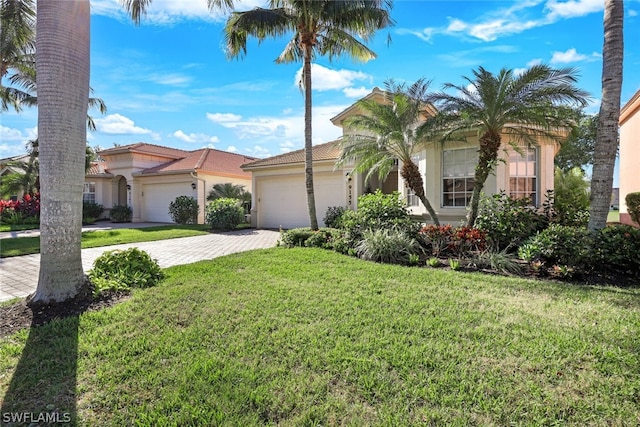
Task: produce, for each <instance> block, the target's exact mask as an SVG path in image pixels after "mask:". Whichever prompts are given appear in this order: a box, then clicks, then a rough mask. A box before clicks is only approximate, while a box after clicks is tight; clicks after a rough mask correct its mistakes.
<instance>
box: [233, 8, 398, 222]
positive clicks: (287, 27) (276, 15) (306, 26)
mask: <svg viewBox="0 0 640 427" xmlns="http://www.w3.org/2000/svg"><path fill="white" fill-rule="evenodd" d="M269 7H270V8H269V9H263V8H255V9H253V10H249V11H246V12H234V13H233V14H232V15H231V17H230V18H229V20H228V21H227V23H226V26H225V34H226V43H227V53H228V56H229V57H232V58H233V57H240V56H243V55H245V54H246V50H247V39H248V37H249V36H252V37H255V38H257V39H258V41H263V40H264V39H266V38H268V37H279V36H283V35H286V34H288V33H293V37H292V38H291V39H290V41H289V42H288V43H287V45H286V46H285V48H284V50H283V51H282V53H281V54H280V56H279V57H278V58H277V59H276V63H290V62H294V61H302V63H303V65H302V81H301V87H302V89H304V104H305V106H304V148H305V185H306V190H307V207H308V211H309V222H310V225H311V228H312V229H313V230H317V229H318V219H317V216H316V205H315V195H314V190H313V152H312V150H313V147H312V138H311V136H312V129H311V107H312V98H311V93H312V92H311V61H312V60H313V59H314V58H315V57H316V56H317V55H327V56H328V57H329V60H331V59H332V58H333V57H335V56H340V55H343V54H346V55H348V56H350V57H352V58H353V59H356V60H361V61H368V60H370V59H373V58H375V56H376V55H375V53H374V52H373V51H371V50H370V49H369V48H367V47H366V46H365V45H364V44H363V43H362V42H360V41H359V40H358V39H357V37H360V38H361V39H362V40H363V41H364V42H367V41H368V40H369V39H370V38H371V37H372V36H373V34H374V33H375V32H376V31H377V30H379V29H382V28H385V27H387V26H390V25H392V23H393V21H392V20H391V18H390V16H389V10H390V9H391V1H390V0H358V1H355V0H343V1H334V0H270V2H269Z"/></svg>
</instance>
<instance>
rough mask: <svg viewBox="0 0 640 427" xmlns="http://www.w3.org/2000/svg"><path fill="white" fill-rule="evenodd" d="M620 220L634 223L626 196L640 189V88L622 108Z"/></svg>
mask: <svg viewBox="0 0 640 427" xmlns="http://www.w3.org/2000/svg"><path fill="white" fill-rule="evenodd" d="M619 124H620V195H619V200H620V222H621V223H623V224H633V221H631V217H630V216H629V212H628V210H627V202H626V200H625V198H626V197H627V194H629V193H635V192H638V191H640V175H638V170H640V155H638V151H639V150H638V148H639V143H640V90H639V91H637V92H636V93H635V95H633V96H632V97H631V99H630V100H629V102H627V103H626V104H625V105H624V106H623V107H622V109H621V110H620V121H619Z"/></svg>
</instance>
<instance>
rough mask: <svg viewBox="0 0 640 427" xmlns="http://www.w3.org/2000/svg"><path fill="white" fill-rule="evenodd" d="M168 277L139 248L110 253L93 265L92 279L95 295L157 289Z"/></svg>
mask: <svg viewBox="0 0 640 427" xmlns="http://www.w3.org/2000/svg"><path fill="white" fill-rule="evenodd" d="M163 278H164V272H163V271H162V270H161V269H160V266H159V265H158V262H157V261H156V260H154V259H152V258H151V256H149V254H148V253H147V252H145V251H143V250H140V249H138V248H129V249H126V250H119V249H116V250H113V251H106V252H104V253H103V254H102V255H100V256H99V257H98V258H96V260H95V261H94V262H93V268H92V269H91V270H89V279H91V282H92V283H93V284H94V286H95V290H94V294H95V295H99V294H101V293H102V292H104V291H106V290H129V289H130V288H147V287H150V286H155V285H156V284H158V282H160V281H161V280H162V279H163Z"/></svg>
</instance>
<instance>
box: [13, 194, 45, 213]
mask: <svg viewBox="0 0 640 427" xmlns="http://www.w3.org/2000/svg"><path fill="white" fill-rule="evenodd" d="M16 210H17V211H19V212H21V213H22V215H24V216H25V217H27V218H37V217H39V216H40V193H35V194H25V195H24V196H23V197H22V200H21V201H20V202H18V207H17V208H16Z"/></svg>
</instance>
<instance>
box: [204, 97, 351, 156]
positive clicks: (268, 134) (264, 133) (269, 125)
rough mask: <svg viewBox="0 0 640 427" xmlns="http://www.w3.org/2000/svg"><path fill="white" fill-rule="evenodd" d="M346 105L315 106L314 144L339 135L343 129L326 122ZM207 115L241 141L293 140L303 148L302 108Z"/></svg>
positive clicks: (313, 121) (313, 118)
mask: <svg viewBox="0 0 640 427" xmlns="http://www.w3.org/2000/svg"><path fill="white" fill-rule="evenodd" d="M346 107H347V105H330V106H316V107H313V117H312V126H313V143H314V144H320V143H323V142H328V141H331V140H333V139H336V138H338V137H339V136H340V135H341V134H342V132H341V130H340V128H338V127H336V126H333V125H327V124H328V123H329V119H331V118H332V117H334V116H335V115H336V114H338V113H339V112H341V111H342V110H344V109H345V108H346ZM207 118H209V120H212V121H214V122H216V123H218V124H220V125H221V126H224V127H225V128H227V129H232V130H233V132H234V134H235V136H236V137H237V138H238V139H240V140H252V141H254V140H257V141H261V142H264V143H267V142H270V141H277V142H278V143H282V142H283V141H291V142H292V143H293V144H294V145H293V146H287V147H285V148H293V147H295V146H298V147H300V148H301V147H302V145H303V141H304V114H303V112H302V111H299V112H298V113H297V114H296V113H295V112H294V113H292V114H288V115H286V116H253V117H246V118H244V117H242V116H239V115H236V114H229V113H207Z"/></svg>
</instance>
